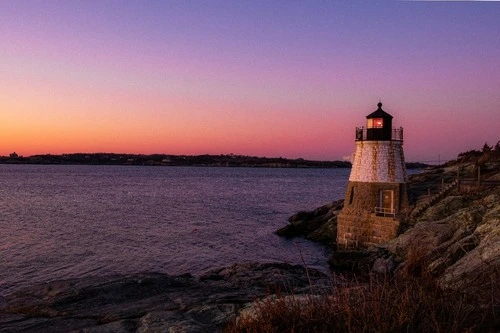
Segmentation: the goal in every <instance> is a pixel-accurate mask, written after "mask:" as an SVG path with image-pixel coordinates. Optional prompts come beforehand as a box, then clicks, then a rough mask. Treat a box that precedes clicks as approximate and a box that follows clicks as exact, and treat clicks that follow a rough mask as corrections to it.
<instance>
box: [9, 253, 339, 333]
mask: <svg viewBox="0 0 500 333" xmlns="http://www.w3.org/2000/svg"><path fill="white" fill-rule="evenodd" d="M328 288H331V284H330V278H329V277H328V276H327V275H326V274H324V273H322V272H319V271H316V270H314V269H308V270H306V269H305V268H304V267H302V266H300V265H289V264H284V263H269V264H259V263H246V264H234V265H232V266H229V267H224V268H220V269H215V270H211V271H209V272H207V273H205V274H202V275H200V276H192V275H190V274H184V275H179V276H170V275H167V274H159V273H144V274H134V275H125V276H109V277H93V278H92V277H90V278H83V279H72V280H65V281H55V282H50V283H45V284H42V285H39V286H34V287H31V288H27V289H24V290H21V291H18V292H16V293H13V294H11V295H9V296H7V297H5V298H2V299H0V332H51V333H57V332H85V333H93V332H95V333H97V332H218V331H222V330H223V329H224V327H225V326H226V325H227V324H228V323H229V322H230V321H231V320H233V319H234V318H235V317H236V316H237V315H238V313H239V312H240V311H241V310H243V309H245V308H248V307H250V306H251V304H252V302H253V301H254V300H256V299H258V298H262V297H265V296H267V295H270V294H274V293H280V294H294V295H300V294H311V293H322V292H324V291H325V289H328Z"/></svg>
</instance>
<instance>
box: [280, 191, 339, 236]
mask: <svg viewBox="0 0 500 333" xmlns="http://www.w3.org/2000/svg"><path fill="white" fill-rule="evenodd" d="M343 205H344V200H338V201H334V202H333V203H330V204H327V205H324V206H321V207H319V208H317V209H315V210H313V211H309V212H307V211H302V212H299V213H297V214H295V215H292V216H290V218H289V219H288V222H289V224H288V225H286V226H285V227H283V228H280V229H278V230H277V231H276V234H277V235H278V236H284V237H297V236H303V237H306V238H308V239H311V240H315V241H319V242H323V243H326V244H328V245H334V244H335V242H336V238H337V215H338V213H339V212H340V210H341V209H342V207H343Z"/></svg>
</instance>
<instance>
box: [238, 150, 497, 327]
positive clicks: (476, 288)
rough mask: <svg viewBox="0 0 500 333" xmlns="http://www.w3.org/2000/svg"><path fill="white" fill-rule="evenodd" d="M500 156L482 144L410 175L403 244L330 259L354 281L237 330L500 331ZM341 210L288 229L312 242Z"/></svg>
mask: <svg viewBox="0 0 500 333" xmlns="http://www.w3.org/2000/svg"><path fill="white" fill-rule="evenodd" d="M499 148H500V146H499V145H498V144H497V145H496V146H495V147H489V146H488V145H487V144H485V146H484V147H483V149H482V151H471V152H466V153H463V154H460V155H459V158H458V159H457V161H451V162H449V163H447V164H446V165H444V166H439V167H434V168H433V169H431V170H428V171H426V172H423V173H420V174H417V175H414V176H412V177H410V204H411V205H412V208H413V211H412V210H410V211H408V215H407V216H406V223H405V225H404V226H403V228H402V230H401V233H400V235H399V236H398V237H397V238H396V239H394V240H392V241H389V242H387V243H385V244H382V245H379V246H377V247H372V248H369V249H366V250H357V251H335V250H334V251H333V253H332V255H331V257H330V260H329V262H330V265H331V266H332V267H333V268H334V270H335V271H337V272H339V271H343V272H345V273H346V274H347V275H346V276H351V277H352V276H355V277H356V279H355V280H350V282H349V283H348V284H347V285H340V286H336V287H335V288H334V290H333V291H332V292H331V293H330V294H328V295H325V297H323V298H322V299H321V300H320V301H319V302H318V300H317V299H314V302H310V303H309V304H308V305H307V307H308V308H307V309H304V306H302V308H301V310H300V311H298V312H294V308H293V306H291V305H290V306H289V305H288V304H287V303H284V302H281V303H280V302H273V303H272V304H271V303H270V304H267V307H265V308H263V309H262V311H261V313H262V315H261V316H260V317H255V316H254V317H251V318H245V320H242V321H241V322H237V323H236V324H235V325H236V326H234V327H236V330H240V331H247V332H256V330H255V327H257V326H258V325H260V326H261V327H269V330H267V331H268V332H289V331H294V332H323V331H346V332H402V331H404V332H421V331H428V332H497V331H499V330H500V282H499V281H500V231H499V230H500V149H499ZM457 177H459V178H460V181H457ZM478 177H480V178H478ZM448 184H451V186H447V185H448ZM459 184H460V185H459ZM334 206H335V205H329V206H324V207H330V210H329V211H327V212H324V213H323V214H322V216H325V218H324V219H323V220H322V223H318V217H317V216H315V215H314V214H312V218H311V220H312V221H314V222H313V223H311V224H310V225H309V223H308V221H307V220H305V219H303V218H301V217H307V216H308V214H306V213H304V212H302V213H299V214H297V215H295V216H293V217H291V218H290V223H291V225H294V224H297V221H300V228H299V229H298V230H299V231H302V232H303V235H304V236H306V237H308V238H312V237H311V235H314V234H316V233H317V232H318V230H320V229H325V230H334V229H335V226H334V224H336V219H334V218H333V219H332V218H331V217H330V216H336V215H337V214H338V211H334V210H335V209H338V208H339V207H337V206H335V208H334ZM417 210H418V211H417ZM416 211H417V213H415V212H416ZM318 225H319V226H318ZM314 226H318V227H317V228H314ZM289 229H292V230H297V228H293V227H290V228H289ZM284 230H285V231H287V228H284ZM282 232H283V229H282V230H280V233H282ZM280 233H279V234H280ZM289 235H290V234H289ZM292 235H293V234H292ZM327 235H328V239H329V240H330V241H328V242H327V243H328V244H330V245H333V249H334V248H335V247H334V246H335V244H334V243H332V241H331V239H332V238H333V236H332V235H331V234H327ZM324 236H326V235H324ZM317 239H318V240H321V237H319V238H317ZM374 274H375V275H378V274H381V275H382V276H383V279H382V280H380V279H374V277H373V276H374ZM353 281H354V282H353ZM353 291H355V292H353ZM345 293H347V294H348V295H349V296H348V297H346V296H345ZM292 305H293V304H292ZM399 305H401V306H399ZM325 309H327V310H325ZM265 313H274V315H273V316H272V317H271V318H267V317H266V315H265ZM308 313H310V314H311V315H308ZM319 313H321V315H319ZM268 317H269V316H268ZM320 318H322V319H320ZM381 318H382V319H383V320H382V319H381ZM270 320H274V321H273V322H272V324H269V322H270ZM259 321H260V322H261V323H260V324H257V323H258V322H259ZM287 323H288V324H287ZM266 325H267V326H266ZM323 325H326V326H323ZM271 327H279V328H280V329H277V330H273V329H271Z"/></svg>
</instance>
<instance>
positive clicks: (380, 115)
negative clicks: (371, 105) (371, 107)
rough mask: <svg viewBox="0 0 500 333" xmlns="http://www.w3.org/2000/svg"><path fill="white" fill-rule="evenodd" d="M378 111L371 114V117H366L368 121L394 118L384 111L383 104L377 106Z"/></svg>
mask: <svg viewBox="0 0 500 333" xmlns="http://www.w3.org/2000/svg"><path fill="white" fill-rule="evenodd" d="M377 106H378V109H377V110H375V111H374V112H372V113H370V114H369V115H367V116H366V119H371V118H389V119H392V116H391V115H390V114H388V113H387V112H385V111H384V110H382V103H381V102H378V104H377Z"/></svg>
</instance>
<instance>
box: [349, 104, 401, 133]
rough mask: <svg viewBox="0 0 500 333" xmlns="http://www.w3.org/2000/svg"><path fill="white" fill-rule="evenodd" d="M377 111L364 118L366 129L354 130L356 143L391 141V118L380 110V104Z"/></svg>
mask: <svg viewBox="0 0 500 333" xmlns="http://www.w3.org/2000/svg"><path fill="white" fill-rule="evenodd" d="M377 106H378V109H377V110H376V111H374V112H372V113H370V114H369V115H368V116H366V127H361V128H357V129H356V141H364V140H371V141H373V140H389V141H390V140H392V139H394V138H393V137H392V136H393V133H392V116H391V115H390V114H388V113H387V112H385V111H384V110H382V103H381V102H379V103H378V104H377Z"/></svg>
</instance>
